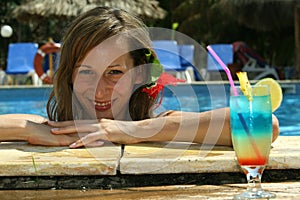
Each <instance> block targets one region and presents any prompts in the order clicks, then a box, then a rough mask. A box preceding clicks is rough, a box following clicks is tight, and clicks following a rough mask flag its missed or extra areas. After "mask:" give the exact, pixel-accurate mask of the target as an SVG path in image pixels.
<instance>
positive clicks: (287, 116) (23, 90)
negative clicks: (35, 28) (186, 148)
mask: <svg viewBox="0 0 300 200" xmlns="http://www.w3.org/2000/svg"><path fill="white" fill-rule="evenodd" d="M287 85H291V86H293V87H286V86H287ZM290 88H292V90H290ZM283 89H284V90H285V92H284V97H283V102H282V105H281V107H280V108H279V109H278V110H276V111H275V115H276V116H277V117H278V119H279V121H280V131H281V133H280V134H281V135H300V101H299V99H300V83H290V84H285V87H283ZM50 91H51V87H50V86H44V87H1V88H0V114H7V113H30V114H39V115H42V116H45V117H46V116H47V114H46V109H45V107H46V103H47V99H48V96H49V93H50ZM228 94H229V84H219V83H209V84H200V83H199V84H178V85H177V86H167V87H165V90H164V95H163V100H162V104H161V105H160V106H159V107H158V108H157V110H156V112H157V113H159V112H161V111H164V110H170V109H173V110H183V111H206V110H210V109H216V108H222V107H226V106H228V105H229V95H228Z"/></svg>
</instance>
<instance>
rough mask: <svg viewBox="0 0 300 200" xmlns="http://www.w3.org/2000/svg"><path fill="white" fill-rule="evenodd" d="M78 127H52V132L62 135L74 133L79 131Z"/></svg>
mask: <svg viewBox="0 0 300 200" xmlns="http://www.w3.org/2000/svg"><path fill="white" fill-rule="evenodd" d="M77 132H78V131H77V129H76V127H75V126H69V127H63V128H52V129H51V133H53V134H55V135H61V134H72V133H77Z"/></svg>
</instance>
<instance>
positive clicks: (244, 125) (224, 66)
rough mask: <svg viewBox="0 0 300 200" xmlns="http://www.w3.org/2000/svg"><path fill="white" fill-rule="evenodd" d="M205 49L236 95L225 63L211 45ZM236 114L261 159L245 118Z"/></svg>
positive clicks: (260, 157)
mask: <svg viewBox="0 0 300 200" xmlns="http://www.w3.org/2000/svg"><path fill="white" fill-rule="evenodd" d="M207 50H208V51H209V53H210V54H211V55H212V56H213V57H214V58H215V59H216V61H217V62H218V63H219V64H220V65H221V67H222V68H223V69H224V71H225V72H226V75H227V77H228V80H229V83H230V86H231V88H232V91H233V95H234V96H237V95H238V93H237V90H236V87H235V86H234V82H233V79H232V76H231V73H230V70H229V69H228V67H227V66H226V65H225V63H224V62H223V61H222V60H221V59H220V57H219V56H218V55H217V54H216V52H215V51H214V50H213V49H212V48H211V46H207ZM238 116H239V119H240V121H241V123H242V125H243V128H244V130H245V132H246V134H247V135H248V137H249V139H250V142H251V145H252V147H253V149H254V152H255V154H256V156H257V157H258V158H259V159H260V160H261V159H262V156H261V155H260V152H259V150H258V147H257V145H256V144H255V141H254V139H253V137H252V135H251V133H250V131H249V128H248V126H247V124H246V122H245V119H244V117H243V115H242V113H238Z"/></svg>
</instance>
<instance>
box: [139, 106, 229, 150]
mask: <svg viewBox="0 0 300 200" xmlns="http://www.w3.org/2000/svg"><path fill="white" fill-rule="evenodd" d="M139 123H140V124H139V125H138V126H140V127H147V126H149V127H150V124H151V127H156V128H154V129H152V130H155V131H152V134H149V133H148V134H147V129H146V131H145V129H144V131H142V132H144V133H145V132H146V135H149V137H144V138H141V140H145V141H178V142H195V143H205V144H217V145H229V146H230V145H231V135H230V123H229V109H228V108H224V109H218V110H214V111H208V112H202V113H188V112H176V113H175V114H172V115H171V116H167V117H161V118H157V119H152V120H151V122H148V123H149V125H148V124H146V122H145V121H144V122H139Z"/></svg>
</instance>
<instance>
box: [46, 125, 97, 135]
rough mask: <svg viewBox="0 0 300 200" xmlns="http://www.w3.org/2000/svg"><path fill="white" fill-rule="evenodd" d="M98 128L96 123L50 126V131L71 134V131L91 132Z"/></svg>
mask: <svg viewBox="0 0 300 200" xmlns="http://www.w3.org/2000/svg"><path fill="white" fill-rule="evenodd" d="M99 130H100V125H98V124H80V125H75V126H67V127H60V128H52V129H51V132H52V133H53V134H55V135H59V134H72V133H92V132H96V131H99Z"/></svg>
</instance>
